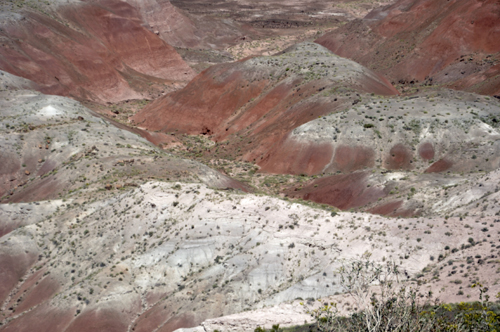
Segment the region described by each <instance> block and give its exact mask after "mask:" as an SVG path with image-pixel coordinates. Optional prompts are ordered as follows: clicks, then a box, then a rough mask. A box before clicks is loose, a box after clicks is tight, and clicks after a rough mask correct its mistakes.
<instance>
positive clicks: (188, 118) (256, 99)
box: [133, 43, 397, 173]
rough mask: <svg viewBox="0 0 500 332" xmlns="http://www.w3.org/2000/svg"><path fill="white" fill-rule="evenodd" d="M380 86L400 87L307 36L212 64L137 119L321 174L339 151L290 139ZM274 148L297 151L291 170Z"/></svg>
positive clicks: (269, 163) (225, 151)
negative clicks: (263, 53)
mask: <svg viewBox="0 0 500 332" xmlns="http://www.w3.org/2000/svg"><path fill="white" fill-rule="evenodd" d="M372 92H373V93H376V94H383V95H392V94H397V91H396V90H395V89H394V88H393V87H392V86H391V85H390V84H389V83H388V82H387V81H386V80H385V79H384V78H382V77H380V76H379V75H376V74H375V73H373V72H372V71H370V70H367V69H366V68H364V67H362V66H360V65H358V64H357V63H354V62H353V61H349V60H347V59H343V58H340V57H338V56H335V55H333V54H331V53H330V52H328V50H326V49H324V48H323V47H321V46H319V45H316V44H314V43H304V44H299V45H297V46H295V47H292V48H290V49H289V50H288V51H287V52H285V53H283V54H281V55H278V56H273V57H261V58H253V59H249V60H246V61H242V62H237V63H231V64H223V65H218V66H214V67H211V68H209V69H207V70H206V71H204V72H203V73H201V74H200V75H199V76H198V77H196V78H195V79H194V80H193V81H191V82H190V83H189V84H188V85H187V86H186V87H185V88H184V89H182V90H180V91H177V92H175V93H172V94H170V95H167V96H165V97H163V98H160V99H157V100H156V101H155V102H153V103H152V104H150V105H148V106H147V107H146V108H144V109H143V110H142V111H141V112H139V113H138V114H136V115H135V116H134V117H133V121H134V122H135V123H136V124H137V125H138V126H140V127H144V128H147V129H149V130H158V131H163V132H178V133H187V134H205V135H210V136H211V138H212V139H213V140H214V141H216V142H218V143H219V144H220V146H219V147H216V148H214V149H215V151H211V152H210V153H212V154H214V155H217V154H221V155H226V156H233V157H239V158H241V159H244V160H248V161H253V162H257V163H259V164H260V165H261V166H264V167H263V168H264V170H266V171H269V172H287V173H301V172H307V173H316V172H318V171H319V170H320V169H322V167H323V166H324V164H325V163H326V162H327V160H328V161H329V159H330V158H329V156H328V155H329V154H331V151H330V152H329V151H325V152H324V153H318V152H319V151H320V150H321V146H318V147H308V148H307V149H303V148H298V147H295V146H282V145H283V144H284V143H285V137H286V136H287V135H288V134H289V133H290V132H291V131H292V130H293V129H294V128H296V127H298V126H300V125H302V124H304V123H306V122H309V121H311V120H313V119H315V118H317V117H318V116H322V115H325V114H328V113H330V112H334V111H338V110H340V109H342V108H345V107H346V106H347V105H352V104H353V103H357V102H359V100H360V99H359V98H360V97H359V94H360V93H372ZM222 142H224V143H222ZM280 147H281V148H280ZM272 149H274V150H276V149H278V150H280V151H281V152H282V153H285V154H286V155H288V156H293V158H292V159H293V160H291V161H289V162H287V165H286V169H284V168H283V167H281V166H280V164H279V163H280V161H282V160H281V159H282V158H281V157H280V154H277V153H273V154H272V155H269V152H270V151H271V150H272ZM297 149H299V150H300V151H298V150H297ZM318 149H319V150H318ZM321 156H324V158H323V157H321ZM289 165H294V166H293V167H291V168H290V167H288V166H289Z"/></svg>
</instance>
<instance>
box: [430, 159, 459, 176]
mask: <svg viewBox="0 0 500 332" xmlns="http://www.w3.org/2000/svg"><path fill="white" fill-rule="evenodd" d="M452 166H453V162H452V161H450V160H447V159H440V160H438V161H436V162H435V163H433V164H432V165H431V166H429V168H427V169H426V170H425V173H439V172H444V171H447V170H449V169H450V168H451V167H452Z"/></svg>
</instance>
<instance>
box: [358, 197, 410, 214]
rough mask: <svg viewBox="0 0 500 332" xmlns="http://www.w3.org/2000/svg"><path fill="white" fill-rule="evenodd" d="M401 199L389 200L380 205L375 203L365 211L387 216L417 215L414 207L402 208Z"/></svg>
mask: <svg viewBox="0 0 500 332" xmlns="http://www.w3.org/2000/svg"><path fill="white" fill-rule="evenodd" d="M403 204H404V202H403V201H401V200H400V201H391V202H388V203H384V204H381V205H377V206H375V207H373V208H371V209H368V210H367V212H370V213H373V214H380V215H383V216H388V217H404V218H409V217H414V216H416V215H418V214H417V213H416V212H415V210H414V209H412V208H406V209H405V208H404V206H403Z"/></svg>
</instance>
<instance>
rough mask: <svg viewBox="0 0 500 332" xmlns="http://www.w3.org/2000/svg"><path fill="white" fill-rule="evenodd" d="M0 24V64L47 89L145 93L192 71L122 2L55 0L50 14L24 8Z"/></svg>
mask: <svg viewBox="0 0 500 332" xmlns="http://www.w3.org/2000/svg"><path fill="white" fill-rule="evenodd" d="M21 15H22V19H17V20H16V19H11V20H4V21H3V22H2V24H1V29H2V36H1V42H2V45H3V47H2V48H0V69H2V70H5V71H7V72H9V73H12V74H14V75H17V76H21V77H24V78H28V79H30V80H32V81H34V82H35V83H37V84H39V85H40V87H41V88H40V91H42V92H44V93H48V94H59V95H67V96H72V97H75V98H81V99H87V100H93V101H98V102H108V101H110V102H118V101H121V100H126V99H134V98H144V97H149V91H148V90H149V86H150V85H151V84H150V82H156V84H158V85H159V86H160V88H162V87H163V89H165V87H167V88H168V86H169V85H172V84H175V83H177V82H185V81H188V80H189V79H191V78H192V77H193V76H194V72H193V71H192V69H191V68H190V67H189V66H188V65H187V64H186V63H185V62H184V61H183V60H182V59H181V57H180V55H179V54H178V53H177V52H176V51H175V49H174V48H173V47H172V46H170V45H168V44H167V43H166V42H164V41H163V40H161V39H160V38H159V37H158V36H157V35H155V34H154V33H152V32H151V31H149V30H147V29H146V28H144V27H142V26H141V20H140V15H139V13H138V12H137V10H136V9H135V8H133V7H132V6H130V5H128V4H127V3H125V2H121V1H115V0H109V1H102V2H100V4H99V5H97V4H92V3H84V4H71V5H67V6H60V7H58V8H57V12H56V13H55V14H54V15H57V16H59V17H60V19H58V20H56V19H54V18H53V17H52V16H48V15H44V14H42V13H40V12H36V11H30V10H25V11H23V12H22V13H21Z"/></svg>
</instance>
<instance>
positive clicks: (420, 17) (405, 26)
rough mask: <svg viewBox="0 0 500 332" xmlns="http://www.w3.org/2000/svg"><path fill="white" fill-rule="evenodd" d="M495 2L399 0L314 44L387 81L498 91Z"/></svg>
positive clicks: (498, 8)
mask: <svg viewBox="0 0 500 332" xmlns="http://www.w3.org/2000/svg"><path fill="white" fill-rule="evenodd" d="M499 39H500V3H499V2H498V1H496V0H485V1H479V0H474V1H468V0H437V1H436V0H401V1H398V2H396V3H395V4H393V5H390V6H387V7H384V8H380V9H376V10H374V11H372V12H371V13H370V14H368V15H367V16H366V17H365V18H364V19H361V20H354V21H352V22H350V23H348V24H346V25H345V26H344V27H342V28H340V29H338V30H336V31H333V32H331V33H328V34H326V35H324V36H322V37H321V38H319V39H318V40H316V42H317V43H319V44H321V45H323V46H325V47H327V48H328V49H330V50H331V51H333V52H334V53H336V54H339V55H341V56H345V57H348V58H351V59H353V60H355V61H357V62H359V63H361V64H363V65H365V66H367V67H368V68H370V69H373V70H374V71H376V72H379V73H383V74H384V75H386V76H387V77H388V78H390V79H391V80H392V81H393V82H399V83H402V84H410V85H411V84H414V83H418V82H420V83H422V82H424V81H425V83H426V84H444V85H446V86H449V87H452V88H455V89H460V90H467V91H474V92H478V93H482V94H490V95H495V94H500V79H499V76H498V75H499V74H500V66H499V65H498V64H499V62H500V55H499V52H500V43H498V40H499Z"/></svg>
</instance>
